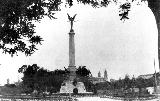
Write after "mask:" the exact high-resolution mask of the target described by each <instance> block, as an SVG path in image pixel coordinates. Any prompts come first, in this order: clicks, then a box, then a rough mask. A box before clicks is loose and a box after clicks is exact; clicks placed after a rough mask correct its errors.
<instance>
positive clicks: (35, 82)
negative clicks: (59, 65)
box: [18, 64, 68, 93]
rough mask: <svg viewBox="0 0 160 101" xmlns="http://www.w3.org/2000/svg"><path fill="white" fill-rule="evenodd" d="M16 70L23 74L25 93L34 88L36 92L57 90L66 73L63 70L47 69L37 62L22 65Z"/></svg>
mask: <svg viewBox="0 0 160 101" xmlns="http://www.w3.org/2000/svg"><path fill="white" fill-rule="evenodd" d="M18 72H19V73H23V74H24V76H23V78H22V80H23V82H22V83H23V89H24V92H25V93H27V92H28V93H31V92H33V90H35V89H36V90H37V91H38V92H44V91H46V90H47V91H49V92H51V93H53V92H57V91H59V89H60V87H61V84H62V82H63V81H64V80H65V79H66V75H67V73H68V71H65V70H55V71H48V70H46V69H44V68H42V67H39V66H37V64H33V65H23V66H22V67H21V68H19V71H18Z"/></svg>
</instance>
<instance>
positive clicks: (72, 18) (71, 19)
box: [67, 13, 77, 31]
mask: <svg viewBox="0 0 160 101" xmlns="http://www.w3.org/2000/svg"><path fill="white" fill-rule="evenodd" d="M67 15H68V19H69V21H70V22H71V31H72V30H73V21H74V19H75V17H76V15H77V14H75V15H74V16H73V17H70V16H69V14H68V13H67Z"/></svg>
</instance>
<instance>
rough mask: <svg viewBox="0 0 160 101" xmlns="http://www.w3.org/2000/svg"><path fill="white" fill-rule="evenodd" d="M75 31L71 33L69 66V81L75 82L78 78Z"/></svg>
mask: <svg viewBox="0 0 160 101" xmlns="http://www.w3.org/2000/svg"><path fill="white" fill-rule="evenodd" d="M74 35H75V33H74V30H70V32H69V66H68V70H69V71H70V77H69V79H70V80H71V81H73V79H74V78H75V77H76V66H75V43H74Z"/></svg>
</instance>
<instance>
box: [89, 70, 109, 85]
mask: <svg viewBox="0 0 160 101" xmlns="http://www.w3.org/2000/svg"><path fill="white" fill-rule="evenodd" d="M90 81H91V82H92V83H93V84H96V83H100V82H106V81H108V74H107V71H106V70H105V71H104V77H101V72H100V71H99V72H98V77H90Z"/></svg>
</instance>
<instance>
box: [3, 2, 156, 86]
mask: <svg viewBox="0 0 160 101" xmlns="http://www.w3.org/2000/svg"><path fill="white" fill-rule="evenodd" d="M67 13H69V14H70V15H74V14H75V13H76V14H77V16H76V18H75V20H76V22H75V23H74V26H73V29H74V31H75V48H76V49H75V50H76V66H77V67H78V66H80V65H85V66H87V68H88V69H90V71H91V73H92V74H93V76H97V73H98V72H99V71H101V73H102V75H103V72H104V70H105V69H106V70H107V71H108V77H109V79H111V78H113V79H118V78H119V77H122V78H124V75H125V74H129V75H130V76H133V75H135V76H136V77H137V76H138V75H141V74H149V73H154V65H153V62H154V59H156V69H157V71H159V70H158V68H159V67H158V59H157V58H158V56H157V54H158V51H157V49H158V48H157V47H158V31H157V27H156V22H155V18H154V16H153V14H152V12H151V10H150V9H149V8H148V7H147V5H142V6H132V9H131V11H130V13H129V18H130V19H129V20H127V21H125V22H124V23H123V21H121V20H120V17H119V16H118V7H117V6H114V5H109V6H108V7H107V8H97V9H94V8H92V7H90V6H84V5H76V6H73V7H71V8H70V9H67V8H65V9H62V11H60V12H56V14H55V16H56V17H57V18H58V19H56V20H50V19H49V18H44V19H42V21H41V23H36V26H37V27H36V32H37V34H38V35H40V36H42V38H43V39H44V41H43V42H42V45H40V46H38V49H39V50H38V51H36V52H35V53H34V54H33V55H32V56H30V57H26V56H25V55H24V54H21V53H20V54H19V56H14V57H13V58H12V57H11V56H10V55H8V54H0V55H1V57H0V64H1V65H0V84H1V85H3V84H5V83H6V82H7V78H9V79H10V81H11V83H12V82H14V81H17V79H18V78H21V77H22V75H20V74H18V68H20V67H21V66H22V65H24V64H27V65H32V64H34V63H35V64H38V65H39V66H41V67H44V68H46V69H48V70H55V69H63V68H64V66H65V67H68V59H69V57H68V50H69V49H68V47H69V41H68V38H69V35H68V32H69V30H70V23H69V22H67V21H68V17H67Z"/></svg>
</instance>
